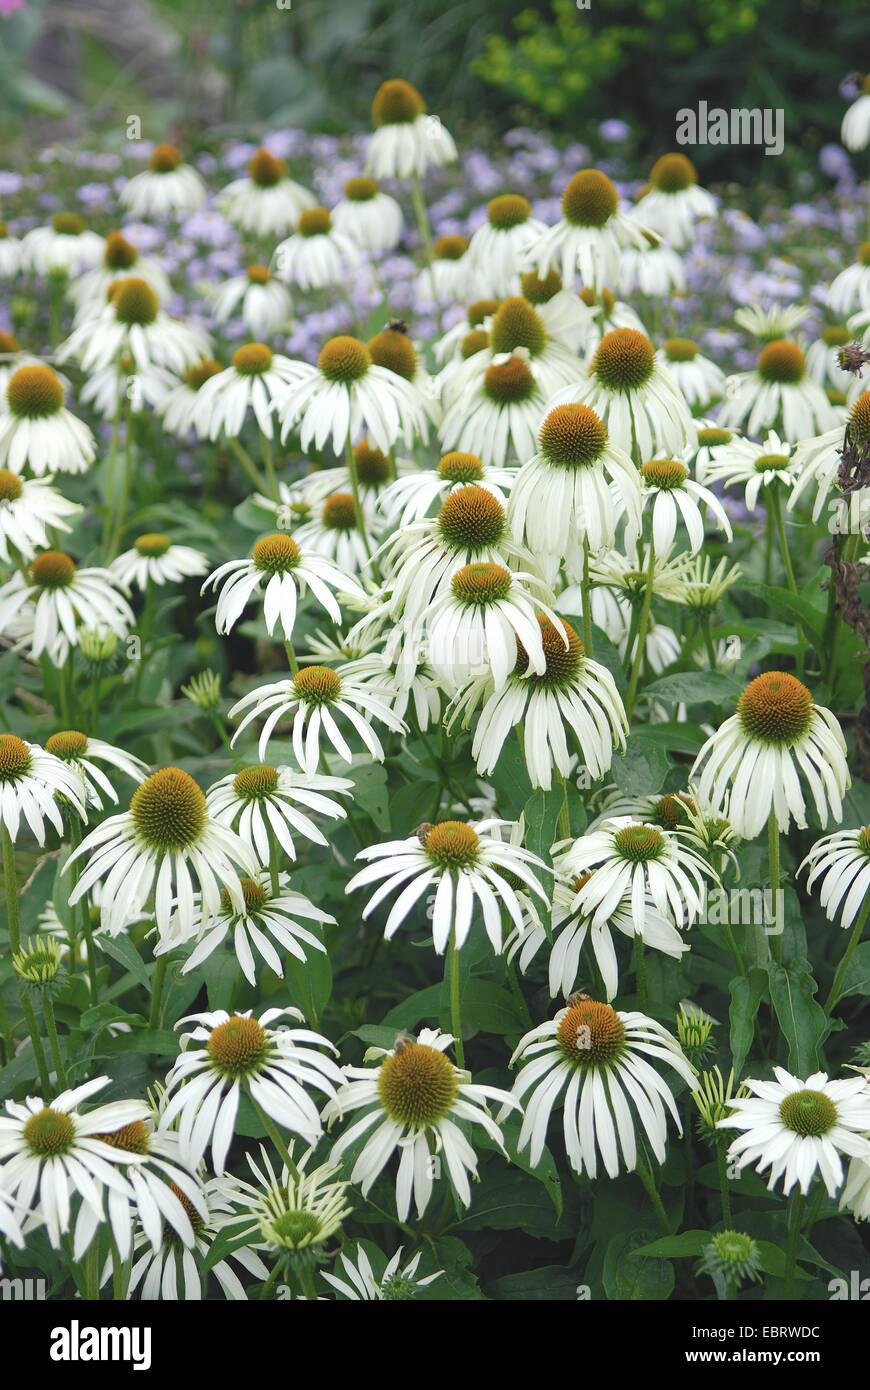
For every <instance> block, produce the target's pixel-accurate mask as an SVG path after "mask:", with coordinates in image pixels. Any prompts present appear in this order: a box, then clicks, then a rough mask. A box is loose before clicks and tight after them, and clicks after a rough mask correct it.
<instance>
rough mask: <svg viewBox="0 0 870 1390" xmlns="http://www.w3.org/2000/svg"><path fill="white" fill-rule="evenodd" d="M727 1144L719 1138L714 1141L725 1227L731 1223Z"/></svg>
mask: <svg viewBox="0 0 870 1390" xmlns="http://www.w3.org/2000/svg"><path fill="white" fill-rule="evenodd" d="M727 1153H728V1145H727V1144H726V1143H724V1142H723V1141H721V1140H717V1143H716V1167H717V1168H718V1170H719V1192H720V1194H721V1197H722V1220H723V1222H724V1223H725V1225H726V1227H727V1226H730V1225H731V1193H730V1192H729V1191H728V1158H727Z"/></svg>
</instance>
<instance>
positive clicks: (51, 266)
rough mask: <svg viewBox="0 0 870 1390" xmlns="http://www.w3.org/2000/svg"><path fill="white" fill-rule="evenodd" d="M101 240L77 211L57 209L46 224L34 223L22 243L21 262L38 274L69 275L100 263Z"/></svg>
mask: <svg viewBox="0 0 870 1390" xmlns="http://www.w3.org/2000/svg"><path fill="white" fill-rule="evenodd" d="M104 244H105V243H104V241H103V238H102V237H101V236H97V233H96V232H92V231H89V230H88V226H87V223H86V222H85V220H84V218H83V217H80V216H79V214H78V213H77V212H56V213H55V214H54V216H53V217H52V219H51V222H50V223H49V225H48V226H47V227H34V229H33V231H32V232H28V233H27V235H26V236H25V237H24V239H23V241H22V243H21V263H22V265H23V266H24V267H25V269H27V270H34V271H36V274H37V275H52V274H58V273H60V274H62V275H68V276H69V277H70V278H71V279H72V278H73V277H74V276H76V275H81V274H82V272H83V271H85V270H92V269H93V267H94V266H95V265H97V264H99V261H100V258H101V256H102V254H103V246H104Z"/></svg>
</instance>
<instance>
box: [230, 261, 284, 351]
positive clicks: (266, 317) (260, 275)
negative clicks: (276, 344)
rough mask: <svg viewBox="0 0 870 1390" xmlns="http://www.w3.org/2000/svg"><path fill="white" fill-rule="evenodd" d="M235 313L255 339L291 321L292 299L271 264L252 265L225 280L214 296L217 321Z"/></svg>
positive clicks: (279, 329)
mask: <svg viewBox="0 0 870 1390" xmlns="http://www.w3.org/2000/svg"><path fill="white" fill-rule="evenodd" d="M234 314H241V317H242V323H243V324H244V325H245V329H246V330H247V332H248V333H250V335H251V337H252V338H257V339H263V338H271V337H272V336H273V335H274V334H275V333H279V332H280V331H281V329H282V328H285V327H286V326H287V325H288V324H289V323H290V320H291V318H292V316H293V300H292V299H291V298H290V295H289V293H288V291H287V288H286V286H285V285H282V284H281V282H280V280H276V279H275V277H274V276H273V274H272V272H271V270H270V269H269V267H268V266H265V265H249V266H248V268H247V270H246V271H245V273H244V275H233V276H231V277H230V279H229V280H225V281H224V283H223V284H222V285H221V286H220V288H219V289H218V291H217V294H216V295H215V301H214V316H215V320H216V322H217V323H226V322H227V321H228V320H229V319H231V318H232V317H233V315H234Z"/></svg>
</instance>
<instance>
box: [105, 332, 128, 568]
mask: <svg viewBox="0 0 870 1390" xmlns="http://www.w3.org/2000/svg"><path fill="white" fill-rule="evenodd" d="M122 379H123V369H122V367H121V362H120V358H119V360H118V379H117V382H116V390H117V399H116V401H115V414H114V416H113V418H112V437H111V440H110V441H109V454H108V457H107V459H106V491H107V492H108V501H107V502H106V512H105V516H104V517H103V554H104V555H105V557H106V559H107V560H108V558H109V543H110V541H111V537H112V521H113V519H114V515H115V507H114V492H115V465H116V463H117V461H118V441H119V439H120V437H121V415H122V413H123V404H124V399H125V396H124V391H123V388H122V385H121V382H122Z"/></svg>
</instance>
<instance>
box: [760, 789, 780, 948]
mask: <svg viewBox="0 0 870 1390" xmlns="http://www.w3.org/2000/svg"><path fill="white" fill-rule="evenodd" d="M767 850H768V864H769V873H770V890H771V892H772V893H773V905H774V912H776V916H777V920H779V907H778V904H779V892H780V887H779V885H780V859H779V826H778V825H777V823H776V811H774V810H771V812H770V815H769V817H768V820H767ZM760 930H761V931H764V923H762V924H761V927H760ZM773 958H774V960H775V961H776V963H777V965H781V964H782V936H781V935H780V934H779V933H776V934H774V938H773Z"/></svg>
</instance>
